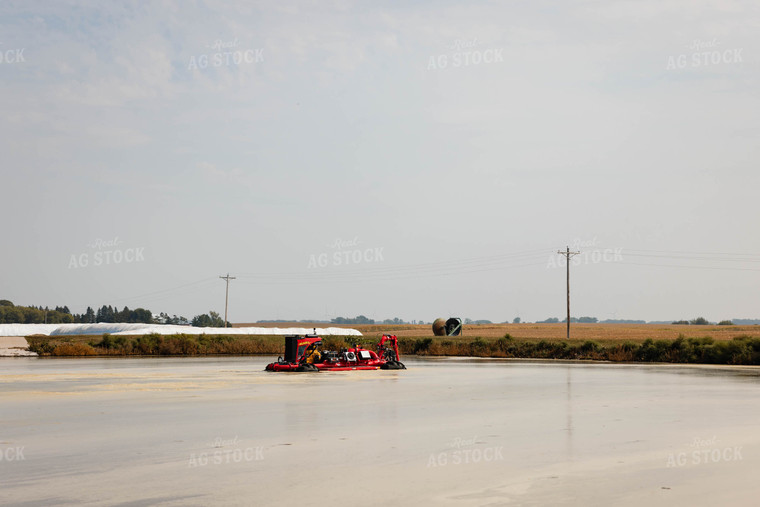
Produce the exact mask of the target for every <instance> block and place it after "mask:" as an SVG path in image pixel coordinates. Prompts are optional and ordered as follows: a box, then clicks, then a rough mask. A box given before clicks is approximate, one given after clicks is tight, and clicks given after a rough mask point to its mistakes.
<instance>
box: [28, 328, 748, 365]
mask: <svg viewBox="0 0 760 507" xmlns="http://www.w3.org/2000/svg"><path fill="white" fill-rule="evenodd" d="M27 341H28V342H29V350H31V351H33V352H36V353H38V354H39V355H41V356H203V355H271V356H272V357H273V358H274V357H276V356H278V355H282V354H283V352H284V344H283V339H282V337H281V336H247V335H231V336H225V335H219V336H212V335H167V336H162V335H158V334H149V335H144V336H110V335H103V336H102V337H98V338H93V337H92V336H65V337H47V336H30V337H27ZM376 341H377V340H376V339H375V338H368V337H362V338H357V339H353V338H348V339H346V338H343V337H327V338H325V339H324V348H325V349H326V350H337V349H340V348H343V347H349V346H352V345H353V344H354V343H358V344H359V345H362V346H364V347H367V348H374V346H375V343H376ZM399 352H400V353H401V355H402V359H403V356H409V355H420V356H472V357H501V358H526V359H581V360H597V361H613V362H667V363H695V364H733V365H760V338H758V337H753V336H738V337H735V338H733V339H731V340H722V341H716V340H714V339H713V338H711V337H709V336H708V337H701V338H694V337H690V338H686V337H683V336H681V337H678V338H677V339H675V340H652V339H646V340H643V341H639V342H633V341H625V342H620V341H619V340H601V341H594V340H585V341H566V340H543V339H525V338H513V337H511V336H510V335H509V334H507V335H506V336H503V337H501V338H481V337H475V338H470V337H467V338H464V337H458V338H452V337H408V338H400V339H399Z"/></svg>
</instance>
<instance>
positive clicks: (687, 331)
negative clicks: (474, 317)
mask: <svg viewBox="0 0 760 507" xmlns="http://www.w3.org/2000/svg"><path fill="white" fill-rule="evenodd" d="M242 326H262V327H306V328H309V327H328V326H330V327H350V328H354V329H358V330H359V331H361V332H362V334H364V335H365V336H367V337H379V336H381V335H382V334H383V333H390V334H395V335H396V336H398V337H399V338H402V337H403V338H424V337H428V336H433V328H432V326H430V325H427V324H425V325H411V324H404V325H395V326H393V325H376V324H374V325H353V326H352V325H334V324H309V323H283V322H280V323H272V324H251V323H249V324H235V326H234V327H242ZM507 333H509V334H510V335H511V336H512V337H513V338H521V339H527V340H564V339H565V336H566V325H565V324H528V323H525V324H482V325H469V326H468V325H466V326H464V334H463V336H462V338H464V339H468V340H471V339H474V338H485V339H488V338H501V337H502V336H504V335H505V334H507ZM679 336H683V337H685V338H703V337H705V336H709V337H712V338H713V339H714V340H715V341H727V340H731V339H733V338H736V337H737V336H751V337H757V338H760V326H689V325H673V324H571V325H570V341H586V340H595V341H598V342H602V343H609V342H616V341H619V342H626V341H627V342H633V343H640V342H643V341H644V340H646V339H647V338H651V339H653V340H675V339H676V338H678V337H679Z"/></svg>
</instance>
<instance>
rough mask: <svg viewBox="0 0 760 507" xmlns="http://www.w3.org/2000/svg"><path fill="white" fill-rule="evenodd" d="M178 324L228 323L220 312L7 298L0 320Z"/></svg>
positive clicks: (212, 324)
mask: <svg viewBox="0 0 760 507" xmlns="http://www.w3.org/2000/svg"><path fill="white" fill-rule="evenodd" d="M100 322H106V323H126V324H175V325H180V326H189V325H192V326H195V327H225V326H224V319H222V318H221V317H220V316H219V314H218V313H216V312H209V313H207V314H206V313H204V314H201V315H196V316H195V317H193V319H192V320H188V319H187V318H185V317H181V316H180V317H178V316H177V315H173V316H171V317H170V316H169V315H168V314H166V313H164V312H161V313H160V314H158V315H156V316H154V315H153V313H152V312H151V311H150V310H146V309H145V308H135V309H134V310H131V309H130V308H129V307H127V306H125V307H124V308H123V309H121V310H119V309H118V308H116V307H113V306H111V305H103V306H101V307H100V308H98V310H97V311H95V310H93V309H92V308H91V307H89V306H88V307H87V310H86V311H85V312H84V313H81V314H76V313H71V311H70V310H69V307H68V306H56V307H55V308H54V309H52V310H51V309H50V308H48V307H44V308H43V307H42V306H16V305H14V304H13V303H12V302H11V301H8V300H7V299H3V300H0V324H95V323H100Z"/></svg>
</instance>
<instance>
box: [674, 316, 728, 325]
mask: <svg viewBox="0 0 760 507" xmlns="http://www.w3.org/2000/svg"><path fill="white" fill-rule="evenodd" d="M673 324H679V325H689V326H708V325H712V324H714V322H710V321H709V320H707V319H706V318H704V317H697V318H695V319H691V320H675V321H673ZM718 325H719V326H733V325H734V323H733V322H732V321H730V320H721V321H720V322H718Z"/></svg>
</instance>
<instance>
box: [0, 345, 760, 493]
mask: <svg viewBox="0 0 760 507" xmlns="http://www.w3.org/2000/svg"><path fill="white" fill-rule="evenodd" d="M269 360H271V359H270V358H251V357H242V358H241V357H236V358H217V357H213V358H136V359H121V358H120V359H91V358H90V359H47V358H0V454H1V455H2V457H1V458H0V504H2V505H24V506H28V505H130V506H149V505H160V506H174V505H198V506H201V505H328V504H332V503H335V502H338V503H340V504H344V505H353V504H364V505H463V506H470V505H473V506H475V505H488V506H491V505H579V506H580V505H584V506H585V505H631V506H633V505H647V506H656V505H668V506H672V505H686V504H687V503H688V504H690V505H756V504H757V502H758V495H760V483H759V482H758V480H757V475H758V472H760V369H758V368H728V367H725V368H715V367H690V366H667V365H612V364H587V363H564V362H561V363H558V362H552V363H548V362H520V361H504V360H474V359H473V360H467V359H425V360H422V359H409V358H407V359H406V360H405V363H406V365H407V367H408V368H409V369H408V370H406V371H370V372H334V373H317V374H313V373H304V374H282V373H280V374H278V373H268V372H265V371H263V369H264V366H265V364H266V363H267V362H268V361H269Z"/></svg>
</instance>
